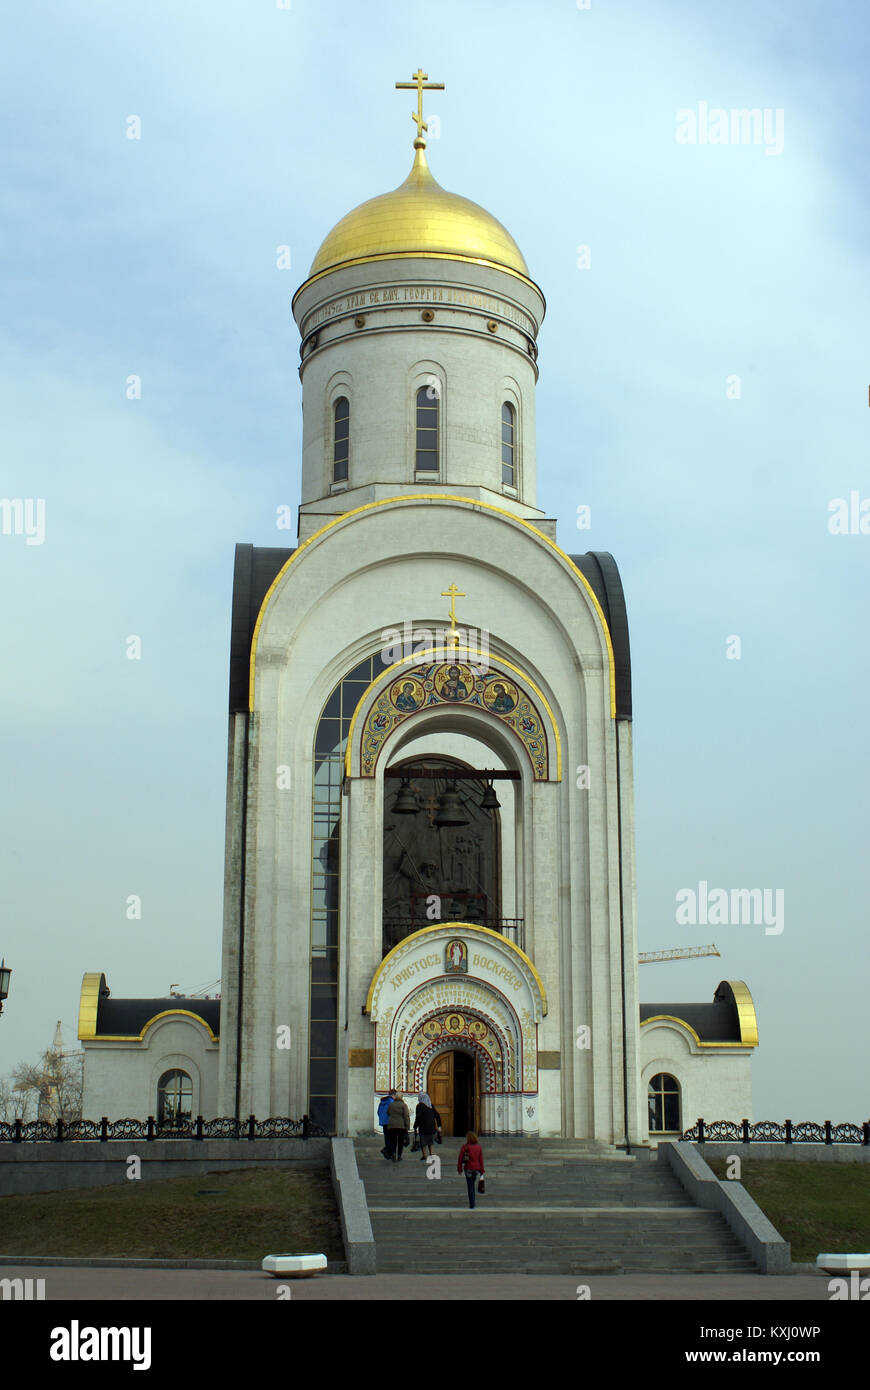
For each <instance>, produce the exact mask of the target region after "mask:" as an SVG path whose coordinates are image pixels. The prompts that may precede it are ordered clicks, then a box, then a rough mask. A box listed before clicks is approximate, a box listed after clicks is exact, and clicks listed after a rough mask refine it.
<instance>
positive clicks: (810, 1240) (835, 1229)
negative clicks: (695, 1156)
mask: <svg viewBox="0 0 870 1390" xmlns="http://www.w3.org/2000/svg"><path fill="white" fill-rule="evenodd" d="M707 1162H708V1163H709V1165H710V1167H711V1168H712V1170H713V1172H714V1173H715V1174H716V1177H717V1178H724V1177H725V1159H724V1158H714V1159H708V1160H707ZM740 1180H741V1182H742V1183H743V1186H744V1187H745V1188H746V1191H747V1192H748V1193H749V1195H750V1197H752V1198H753V1200H754V1201H756V1202H757V1203H758V1205H759V1206H760V1207H761V1210H762V1211H763V1212H764V1214H765V1216H766V1217H767V1218H768V1220H769V1221H772V1222H773V1224H774V1226H775V1227H776V1229H777V1230H778V1231H779V1234H780V1235H781V1236H782V1238H783V1240H788V1241H790V1242H791V1257H792V1259H793V1260H799V1261H801V1262H806V1261H810V1262H813V1263H814V1262H815V1258H816V1256H817V1255H821V1254H823V1253H827V1252H829V1251H833V1252H835V1253H836V1252H839V1253H846V1252H849V1253H852V1252H855V1253H861V1254H863V1253H864V1252H865V1251H867V1250H870V1166H867V1165H866V1164H863V1163H801V1162H800V1161H788V1162H784V1161H783V1162H778V1161H777V1160H776V1159H755V1158H750V1159H744V1160H743V1166H742V1175H741V1179H740Z"/></svg>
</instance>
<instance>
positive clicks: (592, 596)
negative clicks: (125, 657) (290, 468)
mask: <svg viewBox="0 0 870 1390" xmlns="http://www.w3.org/2000/svg"><path fill="white" fill-rule="evenodd" d="M409 502H451V503H459V504H461V505H462V506H466V507H477V508H479V509H480V510H481V511H486V512H494V513H495V514H496V515H498V516H503V517H505V518H506V519H507V520H508V521H510V522H513V523H514V524H515V525H517V526H520V527H522V528H523V529H524V530H526V531H529V532H530V533H531V534H532V535H533V536H535V537H536V538H537V539H538V540H539V541H542V542H543V543H544V545H546V546H547V547H548V549H549V550H551V551H553V553H554V554H555V555H557V556H558V557H559V559H560V560H561V561H562V562H563V564H564V565H565V566H566V567H567V568H568V570H569V571H570V573H571V574H572V575H573V576H574V577H575V578H576V579H579V580H580V583H581V584H582V586H583V588H584V589H585V591H586V594H587V597H588V598H589V601H590V603H591V604H592V606H593V608H594V610H595V612H596V613H597V614H598V619H599V622H600V623H601V630H602V632H603V633H604V641H605V644H606V647H607V665H608V673H609V680H610V717H611V719H615V718H616V662H615V659H614V654H613V643H612V642H611V640H610V628H609V627H608V625H607V619H606V618H605V616H604V610H603V608H602V607H601V604H600V602H599V601H598V596H597V595H596V593H595V591H594V589H593V588H592V585H591V584H590V583H589V580H588V579H587V578H586V576H585V574H583V572H582V571H581V570H580V569H578V567H577V566H576V565H575V564H574V562H573V560H572V559H571V557H570V555H568V554H567V553H566V551H564V550H563V549H562V548H561V546H558V545H557V544H556V542H555V541H553V540H551V539H550V537H549V536H546V535H545V534H544V532H543V531H540V530H539V529H538V527H537V526H534V525H533V524H532V522H530V521H526V519H525V518H524V517H521V516H515V515H514V513H513V512H509V511H508V510H507V508H506V507H497V506H496V505H495V504H494V503H492V502H481V501H479V500H478V499H477V498H473V497H458V496H457V495H456V494H455V493H439V492H421V493H411V494H410V495H409V496H407V497H405V496H399V497H384V498H381V500H380V501H378V502H365V503H363V505H362V506H360V507H352V508H351V509H350V511H347V512H342V513H341V514H340V515H339V516H337V517H335V519H334V520H333V521H328V522H327V523H326V525H325V526H321V527H320V529H319V530H317V531H315V532H314V534H313V535H312V536H309V537H308V539H307V540H305V541H303V542H302V544H301V545H299V546H297V548H296V549H295V550H294V551H293V554H292V555H290V556H289V557H288V559H287V560H286V561H285V563H284V564H283V565H282V566H281V568H280V570H279V571H278V573H277V574H276V575H275V578H274V579H273V580H272V583H271V584H270V585H269V588H268V589H267V590H266V593H265V596H264V598H263V602H262V603H261V604H260V611H259V613H258V614H257V621H256V623H255V624H254V631H253V635H252V637H251V657H250V676H249V680H248V709H249V710H250V711H253V709H254V689H255V679H256V659H257V644H258V642H259V637H260V628H261V627H262V624H263V619H264V617H265V615H266V610H267V608H268V607H269V604H270V602H271V600H272V595H273V594H274V592H275V590H276V589H277V587H278V585H279V584H280V583H281V580H282V579H283V578H284V575H285V574H286V573H287V571H288V570H289V568H290V566H291V565H292V564H294V563H295V562H296V560H298V558H299V556H300V555H301V554H302V553H303V551H305V550H307V549H308V547H309V546H310V545H313V544H314V542H315V541H317V540H319V539H320V538H321V536H324V535H325V534H326V532H327V531H331V530H332V529H333V528H334V527H336V526H340V525H341V524H342V523H343V522H345V521H347V520H349V518H350V517H354V516H359V515H360V514H361V513H362V512H369V511H373V510H374V509H375V508H376V507H389V506H396V505H397V504H406V503H409Z"/></svg>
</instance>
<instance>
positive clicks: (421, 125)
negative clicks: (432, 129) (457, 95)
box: [396, 68, 444, 150]
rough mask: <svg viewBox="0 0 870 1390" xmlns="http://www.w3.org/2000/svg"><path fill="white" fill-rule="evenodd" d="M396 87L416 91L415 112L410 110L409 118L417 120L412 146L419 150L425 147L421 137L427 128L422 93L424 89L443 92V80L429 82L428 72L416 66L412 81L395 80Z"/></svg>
mask: <svg viewBox="0 0 870 1390" xmlns="http://www.w3.org/2000/svg"><path fill="white" fill-rule="evenodd" d="M396 88H397V89H401V90H403V91H411V92H413V91H415V90H416V93H417V110H416V112H415V111H412V112H411V120H412V121H416V122H417V139H416V140H415V141H414V148H415V149H418V148H419V149H421V150H422V149H425V148H426V141H425V140H424V139H423V131H424V130H428V129H429V127H428V126H427V124H426V122H425V121H424V120H423V93H424V91H426V92H443V91H444V83H443V82H430V81H429V74H428V72H424V71H423V69H422V68H418V69H417V71H416V72H415V73H414V81H413V82H397V83H396Z"/></svg>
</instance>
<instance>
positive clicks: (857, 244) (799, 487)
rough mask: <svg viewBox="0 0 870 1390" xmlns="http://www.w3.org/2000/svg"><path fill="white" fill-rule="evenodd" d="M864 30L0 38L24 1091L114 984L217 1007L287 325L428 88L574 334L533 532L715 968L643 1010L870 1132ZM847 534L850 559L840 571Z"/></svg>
mask: <svg viewBox="0 0 870 1390" xmlns="http://www.w3.org/2000/svg"><path fill="white" fill-rule="evenodd" d="M866 18H867V11H866V9H865V8H864V7H863V6H859V5H852V4H849V3H845V0H828V2H827V3H826V4H825V5H818V4H816V3H807V0H787V3H785V2H784V3H781V4H777V3H773V0H732V3H729V4H727V5H723V4H720V3H714V0H689V2H688V3H683V2H682V0H669V2H668V3H654V0H622V2H621V3H620V0H591V4H590V5H589V8H588V9H579V8H578V6H577V4H576V0H558V2H557V0H535V3H531V2H528V3H526V2H524V3H519V2H518V0H501V3H498V4H495V3H489V0H475V3H474V4H460V3H453V2H452V0H439V3H438V4H437V5H421V6H416V7H415V6H412V5H409V4H408V3H407V0H395V2H394V0H389V2H388V3H380V4H366V5H360V4H357V3H351V0H342V3H336V2H334V0H292V5H286V6H285V5H284V4H283V0H279V3H278V4H276V3H275V0H209V3H204V2H203V0H184V3H183V4H179V3H178V0H171V3H170V0H150V3H149V4H148V5H143V4H141V3H132V2H131V0H119V3H115V4H112V5H106V4H102V3H96V0H92V2H91V3H87V4H83V3H76V0H64V3H60V0H55V2H54V3H44V0H28V4H27V5H19V6H17V7H14V8H13V9H11V10H9V11H8V12H7V14H6V17H5V22H4V28H5V35H4V39H5V42H4V45H3V50H4V51H3V55H2V59H0V61H2V67H3V73H2V78H3V82H2V86H3V92H4V96H3V101H4V102H5V106H6V110H5V113H4V115H5V120H4V126H5V129H6V134H5V135H4V138H3V140H2V141H0V163H2V186H3V190H4V199H3V201H4V217H3V224H4V236H3V241H4V252H3V255H2V257H0V281H2V283H0V299H2V311H0V357H2V363H0V365H2V410H0V417H2V426H0V429H2V436H0V437H2V469H0V496H2V497H5V498H22V499H25V498H31V499H39V498H42V499H45V517H44V528H45V529H44V538H43V539H42V543H41V544H28V543H27V537H26V536H25V535H23V534H18V535H16V534H6V535H0V575H2V579H0V582H2V594H3V603H2V618H0V621H2V644H0V650H2V666H0V708H2V712H3V718H2V744H3V767H4V773H5V776H4V779H3V782H4V786H3V833H2V839H0V856H2V858H0V872H2V922H0V954H3V955H5V957H6V961H7V963H8V964H10V965H11V966H12V967H13V972H14V973H13V977H12V990H11V994H10V998H9V1000H8V1002H7V1004H6V1006H5V1009H4V1012H3V1017H2V1019H0V1074H6V1073H8V1072H9V1070H10V1069H11V1068H12V1067H13V1066H14V1065H15V1064H16V1063H17V1062H18V1061H20V1060H22V1059H24V1058H27V1059H31V1058H34V1057H35V1056H36V1054H37V1053H38V1052H39V1051H40V1050H41V1049H42V1048H44V1047H45V1046H46V1045H47V1044H48V1043H49V1042H50V1040H51V1037H52V1034H53V1032H54V1027H55V1023H56V1020H57V1019H58V1018H60V1019H62V1020H63V1021H64V1025H65V1035H66V1039H67V1044H68V1045H69V1046H72V1045H74V1038H75V1032H76V1023H77V1012H78V998H79V989H80V984H81V977H82V974H83V972H84V971H86V970H102V971H104V972H105V973H106V975H107V977H108V981H109V985H110V988H111V989H112V992H113V994H115V995H117V996H128V995H145V996H148V995H162V994H165V993H167V992H168V990H169V986H170V984H176V985H179V986H180V987H181V988H182V989H187V990H194V989H196V988H197V987H198V986H200V985H204V984H206V983H207V982H211V981H213V980H215V979H216V978H217V976H218V975H219V972H220V947H221V912H222V893H223V849H224V814H225V806H224V802H225V781H226V734H227V680H228V654H229V622H230V599H231V587H232V564H233V545H234V543H235V542H236V541H251V542H253V543H254V544H257V545H266V546H267V545H282V544H287V542H288V536H287V533H286V532H278V531H276V529H275V516H276V508H277V507H278V506H279V505H281V504H285V503H289V504H291V505H293V504H295V503H296V502H297V501H298V494H299V478H300V469H299V458H300V441H301V411H300V402H301V390H300V384H299V379H298V375H297V370H296V365H297V361H298V333H297V330H296V327H295V324H294V323H293V320H292V317H291V314H290V299H291V296H292V293H293V291H294V290H295V289H296V287H297V286H298V284H299V283H301V281H302V280H303V279H304V278H305V276H306V273H307V270H308V266H309V264H310V262H311V259H312V258H313V256H314V253H315V251H316V250H317V247H318V246H319V244H320V242H321V241H322V239H323V237H324V236H325V235H326V233H327V232H328V230H329V229H330V227H331V226H333V225H334V223H335V222H336V221H337V220H338V219H339V218H340V217H341V216H343V215H344V213H346V212H347V211H349V210H350V209H351V208H352V207H354V206H355V205H356V204H358V203H360V202H361V201H363V200H365V199H366V198H369V197H372V196H374V195H376V194H378V193H382V192H386V191H387V190H389V189H391V188H394V187H395V186H396V185H397V184H399V183H401V182H402V180H403V179H404V178H405V176H406V174H407V172H408V169H409V168H410V164H411V157H412V153H413V152H412V149H411V140H412V137H413V126H412V124H411V121H410V119H409V114H408V113H409V111H410V110H411V109H412V107H413V105H414V98H413V95H412V94H409V93H407V92H396V91H395V90H394V83H395V82H396V81H397V80H409V79H410V77H411V74H412V73H413V71H414V70H415V69H416V68H417V67H418V66H419V65H422V66H423V68H424V69H425V70H426V71H427V72H428V73H429V76H430V78H431V79H432V80H439V81H443V82H445V83H446V91H445V92H443V93H440V92H439V93H436V94H433V96H432V97H431V98H430V99H429V103H428V112H429V113H430V114H431V115H435V116H437V118H438V124H439V125H440V129H439V131H438V137H437V138H436V139H433V140H432V141H431V143H430V148H429V151H428V153H429V162H430V166H431V168H432V171H433V173H434V175H435V177H436V178H437V179H438V181H439V182H440V183H441V184H442V185H443V186H444V187H445V188H447V189H450V190H451V191H454V192H457V193H461V194H464V195H465V196H467V197H470V198H472V199H474V200H475V201H476V202H479V203H481V204H482V205H483V206H484V207H485V208H487V209H488V210H489V211H490V212H492V213H493V214H494V215H495V216H496V217H498V218H499V219H500V220H501V221H503V222H504V223H505V224H506V226H507V227H508V228H509V230H510V231H511V233H512V234H513V236H514V237H515V239H516V240H517V242H518V244H519V245H520V247H521V249H522V250H523V252H524V254H525V257H526V260H527V261H528V264H529V267H530V272H531V275H532V277H533V278H534V279H535V280H536V281H537V282H538V283H539V284H540V285H541V287H542V288H543V290H544V293H545V294H546V296H547V302H548V312H547V317H546V321H545V324H544V328H543V331H542V334H541V338H540V358H539V365H540V369H541V379H540V384H539V387H538V401H537V413H538V480H539V489H540V494H539V502H540V505H541V506H542V508H543V509H544V510H545V512H546V513H547V515H549V516H555V517H558V518H559V541H560V544H561V545H562V546H563V547H564V548H565V549H567V550H569V551H576V550H586V549H594V550H609V551H611V552H612V553H613V554H614V555H615V557H616V559H617V562H618V564H619V567H620V570H621V573H622V578H623V583H624V586H625V591H626V597H627V602H628V615H629V624H630V630H631V639H632V664H633V683H634V709H635V722H634V736H635V772H636V782H635V796H636V808H637V860H638V908H639V921H640V946H641V949H643V950H656V949H661V948H665V947H675V946H680V945H702V944H706V943H707V942H710V941H715V943H716V945H717V946H718V948H719V950H720V952H721V960H716V959H714V958H713V959H702V960H698V961H689V962H679V963H668V964H661V965H646V966H643V967H641V992H642V997H643V998H644V999H645V1000H651V1001H670V1000H679V999H683V1000H709V999H712V995H713V991H714V989H715V987H716V985H717V983H718V982H719V980H720V979H723V978H726V979H742V980H745V981H746V982H747V983H748V985H749V987H750V989H751V991H752V994H753V996H754V999H755V1002H756V1007H757V1011H758V1019H759V1029H760V1037H761V1046H760V1048H759V1049H758V1051H757V1053H756V1054H755V1058H754V1060H753V1087H754V1113H755V1116H756V1117H757V1118H771V1119H779V1118H785V1116H789V1117H791V1118H792V1119H794V1120H802V1119H818V1120H821V1119H825V1118H831V1119H833V1120H835V1121H837V1120H847V1119H848V1120H853V1121H860V1120H863V1119H865V1118H867V1116H868V1115H870V1097H868V1086H867V1080H866V1075H867V1069H866V1053H867V1044H866V1020H867V1013H868V1007H867V984H868V954H870V952H868V944H867V936H868V926H867V906H866V903H867V862H868V860H867V810H866V807H867V790H866V788H867V768H868V721H867V696H866V692H867V686H868V640H867V633H868V621H867V590H868V556H870V535H863V534H861V532H860V520H859V518H860V516H861V512H860V503H861V501H862V500H864V499H865V498H870V476H868V442H870V441H868V426H870V411H868V381H870V363H868V356H867V325H868V322H870V305H868V284H870V277H868V251H867V247H868V237H867V230H868V228H867V211H868V196H867V168H868V129H870V122H868V114H870V113H868V104H870V97H868V92H870V83H868V40H867V26H866ZM741 108H756V109H758V110H759V111H761V112H764V113H767V123H766V126H762V128H761V132H760V139H759V140H758V141H757V142H752V141H748V142H743V143H739V142H738V143H731V141H730V132H729V130H727V129H726V131H725V133H726V134H729V141H728V143H723V142H722V140H721V138H720V137H721V135H722V124H721V118H720V117H718V116H717V115H716V114H715V113H716V112H717V111H718V110H723V111H725V112H726V113H730V112H731V111H732V110H739V109H741ZM686 112H691V113H692V118H691V119H690V118H689V117H688V116H687V115H686V114H685V113H686ZM131 116H137V117H138V118H139V120H140V121H141V138H140V139H138V140H133V139H129V138H127V131H128V128H130V127H129V124H128V118H129V117H131ZM693 121H694V125H695V131H694V134H695V142H694V143H690V142H688V141H687V139H686V136H687V133H688V134H689V135H691V133H692V130H691V127H692V124H693ZM738 133H739V132H738ZM678 137H679V138H678ZM704 137H706V138H704ZM281 245H289V246H290V247H291V257H292V265H291V268H290V269H289V270H279V269H278V268H277V266H276V248H277V247H279V246H281ZM578 247H586V248H588V251H585V252H580V253H579V254H578ZM578 260H579V261H580V262H581V263H582V264H583V267H584V268H579V267H578ZM587 263H588V264H587ZM131 375H137V376H139V377H140V378H141V399H140V400H128V399H127V395H126V390H127V387H126V383H127V378H128V377H129V376H131ZM738 393H739V394H738ZM852 494H855V496H854V497H852ZM837 498H841V499H844V500H845V501H849V500H850V498H851V501H852V506H853V514H854V517H855V530H856V532H857V533H856V534H848V533H847V534H832V533H831V530H830V529H829V519H830V513H829V507H830V505H831V504H832V502H834V500H835V499H837ZM581 505H586V506H589V507H590V508H591V521H592V525H591V528H590V529H589V530H584V531H578V529H577V527H576V524H575V518H576V516H577V508H578V506H581ZM33 521H34V528H33V529H35V527H36V517H35V516H34V518H33ZM846 524H847V526H848V525H849V520H848V517H847V523H846ZM868 526H870V521H868ZM31 539H33V540H37V539H39V536H38V535H36V536H33V537H32V538H31ZM290 539H291V540H292V537H291V538H290ZM131 635H136V636H139V637H140V638H141V643H142V657H141V660H137V661H131V660H128V658H127V645H126V643H127V638H128V637H129V636H131ZM734 637H739V639H740V656H739V659H734V657H733V656H732V657H729V655H728V652H729V639H730V638H734ZM730 650H731V652H732V653H733V652H734V651H735V650H736V647H735V644H734V643H733V642H731V644H730ZM702 881H704V882H706V883H707V884H708V885H709V887H710V889H711V890H712V889H713V888H714V887H720V888H726V889H731V888H740V887H745V888H752V887H760V888H767V889H769V890H771V891H775V890H778V889H781V890H782V891H783V892H784V919H783V920H784V926H783V930H782V931H781V932H779V933H778V934H777V933H773V932H767V931H766V930H765V927H764V925H743V926H740V925H717V926H709V925H707V926H705V925H700V924H699V925H697V926H691V925H680V924H678V923H677V920H676V898H677V894H678V893H679V892H680V891H681V890H682V889H687V888H692V889H697V887H698V885H699V883H701V882H702ZM130 894H138V895H141V898H142V905H143V906H142V918H141V920H140V921H128V920H127V917H126V902H127V898H128V895H130ZM694 1118H695V1117H694V1116H691V1117H686V1119H687V1122H688V1121H689V1120H693V1119H694ZM707 1118H716V1117H715V1116H708V1117H707Z"/></svg>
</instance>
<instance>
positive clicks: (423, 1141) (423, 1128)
mask: <svg viewBox="0 0 870 1390" xmlns="http://www.w3.org/2000/svg"><path fill="white" fill-rule="evenodd" d="M414 1128H415V1130H416V1131H417V1133H418V1134H419V1136H420V1148H421V1149H422V1151H423V1160H424V1162H425V1160H426V1159H427V1158H429V1156H430V1155H431V1153H432V1145H433V1144H434V1143H435V1135H436V1133H437V1131H438V1130H439V1129H440V1128H441V1116H440V1115H439V1114H438V1111H437V1110H436V1109H435V1106H434V1105H433V1104H432V1102H431V1100H430V1099H429V1095H428V1093H427V1092H426V1091H421V1092H420V1095H419V1097H418V1102H417V1109H416V1111H415V1113H414Z"/></svg>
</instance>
